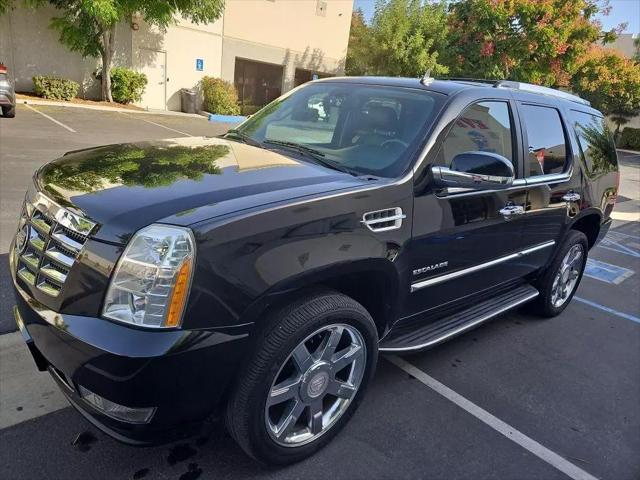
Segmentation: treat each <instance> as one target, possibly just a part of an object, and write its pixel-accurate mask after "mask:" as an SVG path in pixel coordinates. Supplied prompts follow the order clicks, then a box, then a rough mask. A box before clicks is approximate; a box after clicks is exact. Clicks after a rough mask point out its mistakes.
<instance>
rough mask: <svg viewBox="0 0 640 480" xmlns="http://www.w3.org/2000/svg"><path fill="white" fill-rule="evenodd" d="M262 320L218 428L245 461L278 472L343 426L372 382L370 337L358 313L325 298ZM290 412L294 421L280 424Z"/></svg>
mask: <svg viewBox="0 0 640 480" xmlns="http://www.w3.org/2000/svg"><path fill="white" fill-rule="evenodd" d="M265 320H266V321H267V323H266V328H264V329H263V330H262V331H261V332H260V333H258V338H257V339H256V344H255V347H254V352H253V356H252V358H250V360H249V361H248V362H247V364H246V365H245V366H244V368H242V369H240V372H239V376H238V380H237V381H236V384H235V387H234V389H233V391H232V394H231V396H230V399H229V401H228V404H227V411H226V424H227V429H228V430H229V433H230V434H231V436H232V437H233V438H234V439H235V440H236V442H237V443H238V444H239V445H240V447H242V449H243V450H244V451H245V452H246V453H247V454H248V455H250V456H251V457H253V458H255V459H257V460H259V461H261V462H265V463H270V464H278V465H285V464H290V463H294V462H298V461H300V460H303V459H304V458H306V457H309V456H310V455H313V454H314V453H315V452H317V451H318V450H320V449H321V448H322V447H324V446H325V445H326V444H327V443H329V441H331V439H332V438H333V437H334V436H335V435H336V434H337V433H338V432H339V431H340V430H341V429H342V428H343V427H344V426H345V424H346V423H347V422H348V421H349V419H350V417H351V416H352V415H353V413H354V412H355V410H356V408H357V407H358V404H359V403H360V400H361V399H362V397H363V395H364V392H365V390H366V388H367V385H368V383H369V381H370V380H371V378H372V376H373V374H374V371H375V367H376V362H377V357H378V335H377V330H376V327H375V324H374V322H373V320H372V318H371V316H370V315H369V313H368V312H367V310H366V309H365V308H364V307H363V306H362V305H360V304H359V303H358V302H356V301H355V300H353V299H352V298H350V297H347V296H346V295H342V294H340V293H337V292H333V291H329V290H323V291H316V292H312V293H310V294H308V295H306V296H305V297H303V298H301V299H299V300H298V301H295V302H294V303H292V304H290V305H288V306H286V307H284V308H282V309H280V310H277V311H274V312H273V313H272V314H271V315H270V316H269V318H268V319H265ZM301 346H302V347H301ZM358 346H359V347H360V348H358ZM301 352H303V353H301ZM344 352H349V354H348V355H344ZM351 352H354V353H351ZM339 361H340V362H342V363H338V362H339ZM343 363H344V366H343ZM334 367H335V368H334ZM282 385H286V386H285V387H282ZM289 385H293V386H289ZM333 392H335V393H336V395H334V393H333ZM283 398H285V399H284V400H283ZM293 412H296V414H297V417H296V418H298V421H294V422H291V421H289V422H287V420H288V419H289V417H291V418H293V415H294V413H293ZM314 412H317V413H314Z"/></svg>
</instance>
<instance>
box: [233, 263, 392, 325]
mask: <svg viewBox="0 0 640 480" xmlns="http://www.w3.org/2000/svg"><path fill="white" fill-rule="evenodd" d="M399 283H400V282H399V273H398V271H397V269H396V268H395V266H394V265H393V264H392V262H390V261H389V260H386V259H368V260H363V261H356V262H348V263H347V262H345V263H343V264H338V265H331V266H327V267H323V268H321V269H315V270H313V271H309V272H305V273H304V274H301V275H296V276H295V277H292V278H289V279H286V280H284V281H282V282H280V283H278V284H276V285H274V286H273V287H271V288H270V289H269V290H268V291H266V292H265V293H264V294H262V295H261V296H260V297H259V298H258V299H257V300H255V301H254V302H253V303H252V304H251V305H250V306H249V308H248V309H247V310H246V311H245V313H244V314H243V315H242V317H243V319H242V321H243V323H245V322H247V323H248V322H254V323H256V324H258V325H256V326H258V327H259V323H260V320H261V319H262V318H263V317H265V316H266V313H267V312H269V311H272V310H274V309H277V308H281V307H283V306H285V305H287V304H289V303H291V302H293V301H294V300H296V299H297V298H299V297H300V296H302V295H305V294H306V293H308V292H309V291H310V290H313V289H329V290H334V291H337V292H340V293H342V294H344V295H347V296H349V297H351V298H353V299H354V300H356V301H357V302H358V303H360V304H361V305H362V306H363V307H364V308H365V309H366V310H367V311H368V312H369V314H370V315H371V317H372V318H373V321H374V322H375V324H376V328H377V330H378V335H379V336H380V337H382V335H383V334H384V333H385V332H386V330H387V328H388V326H389V325H390V324H391V323H392V320H393V318H394V316H395V315H396V308H397V303H398V292H399V289H398V285H399Z"/></svg>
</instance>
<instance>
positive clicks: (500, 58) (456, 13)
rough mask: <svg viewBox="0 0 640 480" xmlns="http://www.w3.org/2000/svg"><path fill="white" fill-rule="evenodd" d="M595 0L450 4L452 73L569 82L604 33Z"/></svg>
mask: <svg viewBox="0 0 640 480" xmlns="http://www.w3.org/2000/svg"><path fill="white" fill-rule="evenodd" d="M608 8H609V7H608V3H607V2H606V1H597V0H566V1H558V0H464V1H461V0H459V1H454V2H452V3H451V4H450V5H449V16H448V19H449V42H450V46H449V49H448V55H447V61H446V62H445V63H446V64H447V65H448V66H449V67H450V70H451V73H452V75H456V76H465V77H473V78H495V79H511V80H520V81H526V82H531V83H536V84H541V85H548V86H568V85H569V82H570V79H571V76H572V75H573V73H574V72H575V71H576V69H577V66H578V60H579V59H580V58H581V57H582V56H583V55H584V54H585V53H586V52H587V51H588V49H589V47H590V45H591V44H592V43H593V42H595V41H597V40H599V39H604V40H605V41H609V40H613V39H614V38H615V32H614V31H611V32H608V33H605V34H603V33H602V32H601V30H602V28H601V25H600V23H599V22H598V21H597V20H596V15H597V14H598V13H604V14H607V12H608Z"/></svg>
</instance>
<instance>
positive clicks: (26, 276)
mask: <svg viewBox="0 0 640 480" xmlns="http://www.w3.org/2000/svg"><path fill="white" fill-rule="evenodd" d="M18 276H19V277H20V278H22V279H23V280H24V281H25V282H27V283H29V284H31V285H35V284H36V276H35V275H34V274H33V272H31V271H30V270H29V269H28V268H25V267H22V268H21V269H20V270H18Z"/></svg>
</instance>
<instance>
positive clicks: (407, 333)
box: [379, 284, 539, 352]
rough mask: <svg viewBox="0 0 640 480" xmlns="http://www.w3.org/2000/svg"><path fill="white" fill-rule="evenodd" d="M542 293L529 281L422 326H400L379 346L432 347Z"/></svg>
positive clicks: (397, 349) (387, 348) (385, 349)
mask: <svg viewBox="0 0 640 480" xmlns="http://www.w3.org/2000/svg"><path fill="white" fill-rule="evenodd" d="M538 293H539V292H538V290H536V288H535V287H533V286H531V285H529V284H525V285H521V286H519V287H516V288H514V289H513V290H510V291H508V292H505V293H502V294H500V295H497V296H495V297H491V298H489V299H487V300H484V301H482V302H480V303H476V304H475V305H473V306H472V307H469V308H467V309H466V310H462V311H461V312H457V313H454V314H452V315H449V316H447V317H444V318H441V319H440V320H437V321H435V322H432V323H428V324H426V325H424V326H422V327H418V328H411V329H409V328H406V327H405V328H403V327H402V326H396V327H395V328H393V329H392V330H391V331H390V332H389V333H388V334H387V336H386V337H384V338H383V339H382V341H381V342H380V346H379V350H380V351H381V352H409V351H415V350H422V349H425V348H429V347H432V346H434V345H437V344H438V343H441V342H444V341H445V340H448V339H449V338H451V337H454V336H456V335H458V334H460V333H462V332H465V331H467V330H469V329H471V328H473V327H476V326H478V325H480V324H482V323H484V322H486V321H487V320H489V319H491V318H493V317H495V316H496V315H500V314H501V313H503V312H506V311H507V310H511V309H512V308H515V307H517V306H518V305H522V304H523V303H525V302H528V301H529V300H531V299H533V298H535V297H537V296H538Z"/></svg>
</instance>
